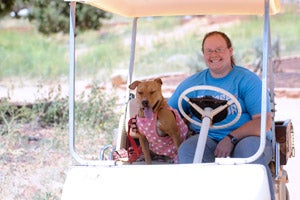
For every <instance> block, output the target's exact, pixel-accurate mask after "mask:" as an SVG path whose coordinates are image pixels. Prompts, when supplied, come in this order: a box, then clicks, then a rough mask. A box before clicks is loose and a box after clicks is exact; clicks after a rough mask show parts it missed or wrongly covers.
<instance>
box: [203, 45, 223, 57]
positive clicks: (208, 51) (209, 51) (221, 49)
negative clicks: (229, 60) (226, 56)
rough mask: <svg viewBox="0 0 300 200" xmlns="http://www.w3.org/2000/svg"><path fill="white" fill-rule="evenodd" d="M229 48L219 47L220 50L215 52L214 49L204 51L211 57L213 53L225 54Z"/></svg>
mask: <svg viewBox="0 0 300 200" xmlns="http://www.w3.org/2000/svg"><path fill="white" fill-rule="evenodd" d="M226 49H227V48H221V47H219V48H216V49H215V50H212V49H204V54H206V55H211V54H212V53H214V52H215V53H224V52H225V50H226Z"/></svg>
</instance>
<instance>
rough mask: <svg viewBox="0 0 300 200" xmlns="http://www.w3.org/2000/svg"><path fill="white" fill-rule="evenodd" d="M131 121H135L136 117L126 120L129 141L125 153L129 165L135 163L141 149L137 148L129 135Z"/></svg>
mask: <svg viewBox="0 0 300 200" xmlns="http://www.w3.org/2000/svg"><path fill="white" fill-rule="evenodd" d="M133 119H135V120H136V117H133V118H131V119H129V120H128V141H129V145H128V146H127V152H128V159H129V160H128V161H129V163H132V162H134V161H136V160H137V159H138V158H139V156H140V155H141V153H142V149H141V148H140V147H138V146H137V144H136V142H135V140H134V139H133V137H132V136H131V135H130V130H131V125H132V120H133Z"/></svg>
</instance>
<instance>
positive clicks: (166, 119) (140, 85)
mask: <svg viewBox="0 0 300 200" xmlns="http://www.w3.org/2000/svg"><path fill="white" fill-rule="evenodd" d="M161 86H162V80H161V79H160V78H157V79H155V80H152V81H143V82H141V81H134V82H133V83H132V84H130V85H129V88H130V89H132V90H134V89H136V98H137V102H138V104H139V105H138V106H139V112H138V116H137V121H136V125H137V130H138V133H139V134H138V136H139V141H140V145H141V147H142V151H143V154H144V156H145V161H146V163H147V164H151V162H152V160H151V156H150V151H152V152H153V153H155V154H157V155H164V156H168V157H171V158H173V160H174V162H177V150H178V147H179V145H180V144H181V142H182V141H183V140H184V139H185V138H186V134H187V131H188V129H187V126H186V124H185V123H184V122H183V120H182V119H181V117H180V115H179V114H178V112H177V111H176V110H174V109H172V108H171V107H169V106H168V104H167V102H166V100H165V99H164V97H163V95H162V91H161Z"/></svg>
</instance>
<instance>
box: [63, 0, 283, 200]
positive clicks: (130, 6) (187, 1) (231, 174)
mask: <svg viewBox="0 0 300 200" xmlns="http://www.w3.org/2000/svg"><path fill="white" fill-rule="evenodd" d="M66 1H70V94H69V98H70V100H69V110H70V113H69V144H70V152H71V154H72V156H73V158H74V159H75V160H76V161H77V162H78V165H77V166H73V167H72V168H71V169H70V170H69V172H68V174H67V179H66V182H65V185H64V188H63V194H62V200H67V199H68V200H74V199H88V200H91V199H131V200H134V199H149V200H150V199H151V200H153V199H157V198H158V199H165V198H167V199H209V200H214V199H218V200H219V199H223V200H227V199H228V200H229V199H230V200H234V199H236V200H246V199H247V200H258V199H260V200H261V199H264V200H268V199H270V191H269V183H268V178H267V173H266V169H265V168H264V166H262V165H257V164H249V163H251V162H253V161H255V160H256V159H257V158H258V157H259V156H260V155H261V154H262V152H263V150H264V146H265V138H266V137H265V131H261V145H260V148H259V149H258V151H257V153H256V154H254V155H253V156H251V157H249V158H218V159H216V161H215V163H206V164H203V163H194V164H159V165H158V164H153V165H134V164H131V165H123V164H119V163H118V162H116V161H114V160H101V159H99V160H85V159H83V158H81V157H80V155H78V154H77V152H76V151H75V138H74V132H75V127H74V99H75V97H74V91H75V84H74V83H75V76H74V74H75V10H76V3H77V2H78V3H85V4H89V5H91V6H95V7H97V8H99V9H103V10H104V11H107V12H111V13H114V14H118V15H120V16H124V17H127V18H132V19H133V27H132V45H131V55H130V65H129V69H128V85H129V84H130V83H131V81H132V73H133V68H134V54H135V39H136V23H137V19H138V18H139V17H147V16H178V15H182V16H183V15H210V14H220V15H227V14H229V15H233V14H237V15H263V16H264V27H263V29H264V33H263V36H262V37H263V41H264V42H263V70H262V83H263V84H262V107H261V114H262V117H261V120H262V123H261V130H265V127H266V107H267V106H266V102H267V97H266V95H265V94H266V93H267V89H269V90H270V91H271V95H272V94H273V93H274V92H273V93H272V91H273V88H272V87H273V86H272V85H271V86H268V85H267V84H268V82H269V81H268V78H271V79H272V75H270V74H269V75H268V72H270V71H272V70H269V69H270V68H271V67H272V66H271V62H270V59H271V57H270V40H271V39H270V24H269V16H270V15H271V14H276V13H278V12H279V10H280V5H279V2H278V1H277V0H270V1H268V0H248V1H246V0H209V1H205V0H75V1H72V0H66ZM269 76H270V77H269ZM271 98H272V97H271ZM126 99H127V100H128V99H129V90H128V92H127V94H126ZM128 102H129V101H128ZM125 107H127V105H125ZM274 124H275V123H274ZM273 132H274V131H273ZM118 145H119V146H117V148H119V147H120V144H118ZM278 148H279V146H278V145H276V144H275V143H274V151H277V153H278V151H279V149H278ZM282 174H285V171H284V170H283V169H282V168H281V167H280V164H279V163H277V164H276V177H275V178H277V179H280V180H283V181H278V182H277V184H275V185H276V186H275V193H276V199H277V200H279V199H286V198H287V196H288V195H287V194H286V188H285V183H286V181H285V179H286V176H284V177H283V178H282V177H280V176H281V175H282ZM278 177H279V178H278Z"/></svg>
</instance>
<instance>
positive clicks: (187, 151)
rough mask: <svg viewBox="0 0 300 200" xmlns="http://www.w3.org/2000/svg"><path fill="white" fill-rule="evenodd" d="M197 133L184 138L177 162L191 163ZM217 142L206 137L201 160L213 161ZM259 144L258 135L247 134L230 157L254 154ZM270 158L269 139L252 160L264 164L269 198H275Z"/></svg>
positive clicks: (270, 145) (270, 146) (243, 156)
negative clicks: (258, 154) (262, 150)
mask: <svg viewBox="0 0 300 200" xmlns="http://www.w3.org/2000/svg"><path fill="white" fill-rule="evenodd" d="M198 137H199V134H196V135H193V136H191V137H189V138H188V139H187V140H185V141H184V142H183V143H182V144H181V146H180V147H179V149H178V159H179V163H193V160H194V154H195V150H196V147H197V142H198ZM217 144H218V143H217V142H216V141H214V140H212V139H211V138H209V137H208V138H207V142H206V146H205V150H204V154H203V159H202V162H204V163H205V162H206V163H207V162H214V161H215V156H214V151H215V148H216V146H217ZM259 145H260V137H257V136H249V137H246V138H243V139H242V140H240V141H239V142H238V143H237V144H236V146H235V147H234V149H233V152H232V157H233V158H246V157H250V156H252V155H254V154H255V153H256V152H257V150H258V148H259ZM271 159H272V142H271V141H270V140H266V146H265V150H264V153H263V154H262V155H261V156H260V157H259V159H257V160H256V161H254V162H253V164H261V165H264V166H265V168H266V170H267V174H268V181H269V186H270V192H271V198H272V200H273V199H275V194H274V186H273V178H272V173H271V170H270V168H269V165H268V164H269V162H270V161H271Z"/></svg>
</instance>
